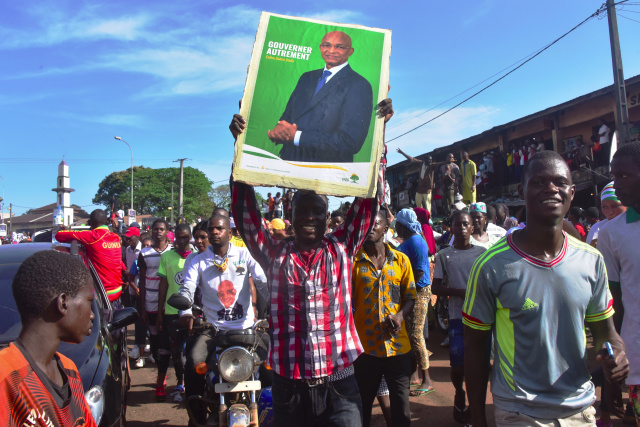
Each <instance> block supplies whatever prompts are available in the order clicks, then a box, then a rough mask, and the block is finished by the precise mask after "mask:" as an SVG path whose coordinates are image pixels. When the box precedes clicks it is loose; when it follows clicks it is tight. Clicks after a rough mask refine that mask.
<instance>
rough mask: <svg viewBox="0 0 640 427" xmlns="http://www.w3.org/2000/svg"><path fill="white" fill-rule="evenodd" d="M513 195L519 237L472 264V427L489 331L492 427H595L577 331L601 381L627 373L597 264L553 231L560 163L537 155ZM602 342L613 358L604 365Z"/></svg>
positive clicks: (585, 248)
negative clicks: (521, 214)
mask: <svg viewBox="0 0 640 427" xmlns="http://www.w3.org/2000/svg"><path fill="white" fill-rule="evenodd" d="M518 191H519V193H520V197H521V198H522V199H524V201H525V204H526V208H527V227H526V228H524V229H522V230H518V231H516V232H514V233H513V234H511V235H510V236H508V238H507V239H503V240H501V241H500V242H498V243H497V244H496V245H494V246H493V247H492V248H491V249H489V250H488V251H487V252H485V253H484V254H482V255H481V256H480V257H479V258H478V259H477V260H476V262H475V264H474V266H473V268H472V270H471V275H470V277H469V282H468V285H467V293H466V296H465V302H464V305H463V323H464V325H465V330H464V345H465V378H466V380H467V393H468V396H469V404H470V408H471V417H472V424H473V426H474V427H483V426H486V425H487V421H486V416H485V399H486V389H487V379H488V374H489V357H488V354H489V353H488V351H487V336H488V335H489V334H490V333H491V329H492V328H495V348H494V366H493V370H492V381H491V392H492V394H493V401H494V415H495V420H496V425H498V426H503V425H510V426H529V425H537V426H547V425H548V426H555V425H572V426H573V425H589V426H595V410H594V408H593V407H592V406H591V405H592V404H593V403H594V401H595V394H594V386H593V384H592V383H591V380H590V375H589V370H588V369H587V363H586V338H585V334H584V322H585V321H586V322H587V323H588V325H589V328H590V330H591V333H592V335H593V339H594V344H595V347H596V348H597V349H599V350H600V352H599V356H598V359H599V360H602V361H603V366H604V370H605V374H606V375H607V378H608V379H609V380H611V381H621V380H623V379H624V378H625V377H626V376H627V374H628V372H629V364H628V361H627V357H626V355H625V350H624V344H623V342H622V340H621V338H620V336H619V335H618V334H617V333H616V331H615V328H614V326H613V320H612V317H611V316H612V315H613V307H612V304H613V301H612V299H611V294H610V293H609V287H608V283H607V274H606V270H605V266H604V261H603V258H602V255H600V253H599V252H598V251H597V250H594V249H593V248H592V247H591V246H589V245H587V244H586V243H583V242H581V241H579V240H577V239H575V238H573V237H570V236H568V235H567V234H565V233H564V232H563V231H562V224H563V218H564V216H565V214H566V213H567V211H568V210H569V207H570V206H571V201H572V200H573V196H574V194H575V186H574V185H573V182H572V179H571V173H570V171H569V168H568V167H567V165H566V163H565V162H564V160H563V159H562V157H560V155H558V154H557V153H556V152H554V151H543V152H541V153H538V154H536V155H534V156H533V157H532V158H531V159H529V161H528V162H527V163H526V164H525V166H524V168H523V171H522V177H521V183H520V185H519V187H518ZM606 342H609V343H610V344H611V347H612V348H613V357H610V356H608V355H606V350H605V349H606V346H605V343H606Z"/></svg>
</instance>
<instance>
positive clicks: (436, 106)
mask: <svg viewBox="0 0 640 427" xmlns="http://www.w3.org/2000/svg"><path fill="white" fill-rule="evenodd" d="M546 46H548V45H545V46H544V47H541V48H540V49H538V50H536V51H534V52H532V53H530V54H529V55H527V56H525V57H523V58H521V59H519V60H517V61H516V62H514V63H513V64H511V65H509V66H507V67H505V68H503V69H502V70H500V71H498V72H497V73H494V74H492V75H491V76H489V77H487V78H486V79H484V80H482V81H480V82H478V83H476V84H475V85H473V86H471V87H470V88H468V89H465V90H463V91H462V92H460V93H458V94H457V95H454V96H452V97H451V98H449V99H447V100H445V101H442V102H441V103H440V104H438V105H435V106H433V107H431V108H429V109H428V110H426V111H423V112H421V113H420V114H416V115H415V116H413V117H411V118H409V119H407V120H405V121H403V122H400V123H398V124H396V125H394V126H391V127H390V128H389V130H391V129H394V128H397V127H399V126H402V125H403V124H405V123H407V122H410V121H411V120H413V119H415V118H417V117H420V116H422V115H423V114H426V113H428V112H429V111H432V110H435V109H436V108H438V107H439V106H441V105H442V104H446V103H447V102H449V101H451V100H453V99H455V98H457V97H459V96H460V95H462V94H463V93H466V92H469V91H470V90H471V89H473V88H474V87H477V86H480V85H481V84H482V83H484V82H486V81H487V80H489V79H491V78H493V77H495V76H497V75H498V74H501V73H502V72H504V71H506V70H508V69H510V68H512V67H513V66H515V65H517V64H519V63H520V62H522V61H524V60H525V59H527V58H529V57H530V56H531V55H534V54H536V53H538V52H540V51H541V50H542V49H544V48H545V47H546Z"/></svg>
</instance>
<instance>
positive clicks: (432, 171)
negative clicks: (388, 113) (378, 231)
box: [393, 118, 612, 216]
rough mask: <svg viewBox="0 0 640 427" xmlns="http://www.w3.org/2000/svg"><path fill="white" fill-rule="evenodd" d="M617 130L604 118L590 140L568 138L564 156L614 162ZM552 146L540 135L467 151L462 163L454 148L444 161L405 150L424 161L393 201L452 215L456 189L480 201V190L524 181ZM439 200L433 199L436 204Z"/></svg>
mask: <svg viewBox="0 0 640 427" xmlns="http://www.w3.org/2000/svg"><path fill="white" fill-rule="evenodd" d="M611 134H612V131H611V129H610V128H609V126H608V125H607V121H606V120H605V119H604V118H602V119H600V127H599V128H598V131H597V133H594V134H593V135H591V138H589V140H588V141H587V140H583V138H582V136H577V137H573V138H567V139H566V140H565V141H564V143H563V144H564V145H563V152H562V156H563V158H564V159H565V161H566V163H567V165H568V166H569V170H570V171H572V172H573V171H578V170H581V169H582V168H588V169H595V168H596V167H599V166H606V165H608V163H609V155H610V150H611V143H610V136H611ZM545 150H548V147H547V145H546V144H545V142H544V141H543V140H542V138H540V137H533V138H530V139H525V140H524V141H522V142H518V143H517V142H513V143H510V144H508V145H507V146H505V148H504V149H494V150H489V151H484V152H483V153H482V154H481V155H476V156H474V159H475V161H474V160H473V159H471V158H470V157H469V153H467V152H463V153H462V159H461V161H460V162H459V163H456V159H455V156H454V154H453V153H449V154H447V157H446V160H445V161H443V162H436V163H434V162H433V159H432V158H431V156H427V157H426V158H425V160H422V159H419V158H415V157H411V156H409V155H408V154H406V153H405V152H403V151H402V150H401V149H398V152H399V153H400V154H402V155H403V156H404V157H405V158H406V159H407V160H409V161H410V162H411V163H412V164H420V165H421V169H420V171H419V172H418V173H417V174H413V175H410V176H409V177H407V178H405V180H404V181H403V179H402V178H400V179H399V180H398V182H396V183H395V185H394V187H393V196H394V203H393V205H394V206H396V207H398V206H401V205H402V206H406V205H407V204H412V205H415V206H421V207H424V208H426V209H429V210H430V211H431V210H433V212H434V214H436V215H438V214H440V215H444V216H446V215H447V214H448V212H449V211H450V208H451V206H452V205H453V203H454V201H453V200H454V199H453V198H454V197H455V194H460V195H462V200H463V201H464V202H465V203H467V204H469V203H472V202H475V201H476V199H477V197H478V195H480V196H485V195H487V194H489V193H490V190H491V189H493V188H496V187H500V186H504V185H509V184H514V183H518V182H520V180H521V175H522V170H523V168H524V165H525V164H526V162H527V160H528V159H530V158H531V157H533V156H534V155H535V154H536V153H540V152H542V151H545ZM404 191H407V195H408V200H406V201H405V203H402V201H400V200H398V195H399V194H401V193H403V192H404ZM432 201H433V204H432Z"/></svg>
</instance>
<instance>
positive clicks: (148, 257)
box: [138, 244, 173, 313]
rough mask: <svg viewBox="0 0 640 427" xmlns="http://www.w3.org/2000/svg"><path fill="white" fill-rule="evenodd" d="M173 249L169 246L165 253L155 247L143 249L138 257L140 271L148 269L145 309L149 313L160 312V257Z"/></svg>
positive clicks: (145, 285) (145, 286)
mask: <svg viewBox="0 0 640 427" xmlns="http://www.w3.org/2000/svg"><path fill="white" fill-rule="evenodd" d="M171 249H173V247H172V246H171V245H170V244H167V247H166V248H164V250H163V251H158V250H156V249H155V248H154V247H153V246H149V247H148V248H142V250H141V251H140V256H139V257H138V270H140V269H142V268H146V269H147V271H146V275H145V284H144V289H145V293H144V309H145V311H147V312H149V313H157V312H158V297H159V291H160V276H158V268H159V267H160V257H162V254H163V253H165V252H167V251H170V250H171Z"/></svg>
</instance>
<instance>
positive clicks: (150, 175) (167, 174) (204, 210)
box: [93, 166, 228, 221]
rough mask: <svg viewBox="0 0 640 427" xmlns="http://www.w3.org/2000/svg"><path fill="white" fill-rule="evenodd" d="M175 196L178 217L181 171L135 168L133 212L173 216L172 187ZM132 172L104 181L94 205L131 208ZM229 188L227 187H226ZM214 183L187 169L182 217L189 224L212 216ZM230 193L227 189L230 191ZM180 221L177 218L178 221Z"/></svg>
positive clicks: (94, 199) (203, 175) (110, 177)
mask: <svg viewBox="0 0 640 427" xmlns="http://www.w3.org/2000/svg"><path fill="white" fill-rule="evenodd" d="M172 183H173V193H174V216H177V213H178V199H179V193H180V168H162V169H152V168H145V167H144V166H134V168H133V208H134V209H135V210H136V212H137V213H138V214H139V215H148V214H150V215H155V216H158V217H167V218H169V217H170V216H171V211H170V210H169V209H168V208H169V207H170V206H171V184H172ZM130 185H131V171H130V169H127V170H125V171H119V172H113V173H111V174H109V175H108V176H107V177H105V179H103V180H102V182H101V183H100V185H99V187H98V192H97V193H96V195H95V197H94V198H93V203H96V204H100V205H103V206H106V207H107V209H110V208H111V202H112V199H114V200H115V203H116V209H117V207H118V206H124V208H125V210H126V209H127V208H128V207H129V204H130V194H131V193H130V189H129V187H130ZM227 187H228V186H227ZM212 190H213V189H212V182H211V181H210V180H209V179H208V178H207V176H206V175H205V174H204V173H203V172H202V171H200V170H198V169H195V168H192V167H185V168H184V185H183V199H184V206H183V214H184V216H185V218H186V219H187V220H188V221H193V220H194V219H195V218H197V217H198V216H199V215H200V216H202V217H203V218H206V217H208V216H209V215H211V211H212V209H213V202H212V200H211V199H210V198H209V196H210V193H211V192H212ZM227 190H228V189H227ZM176 219H177V218H176Z"/></svg>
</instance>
